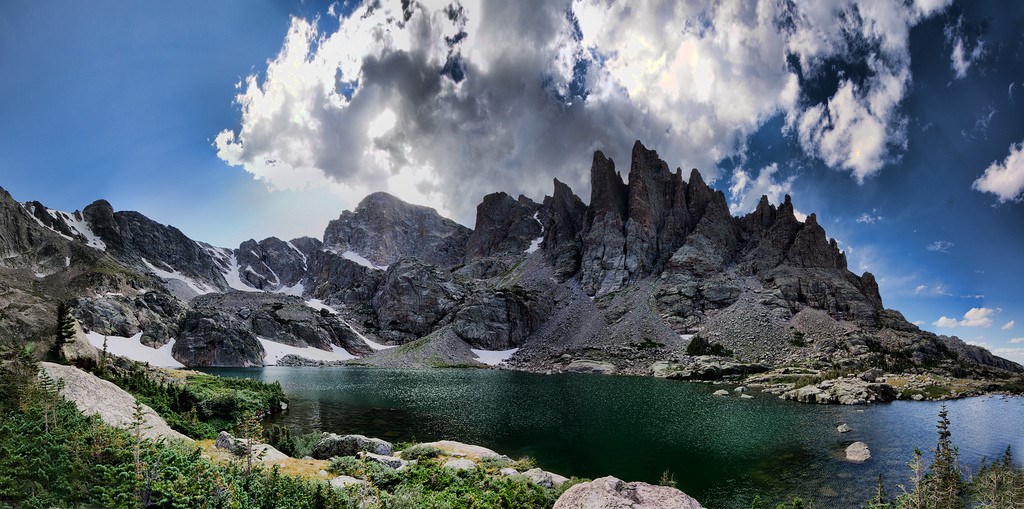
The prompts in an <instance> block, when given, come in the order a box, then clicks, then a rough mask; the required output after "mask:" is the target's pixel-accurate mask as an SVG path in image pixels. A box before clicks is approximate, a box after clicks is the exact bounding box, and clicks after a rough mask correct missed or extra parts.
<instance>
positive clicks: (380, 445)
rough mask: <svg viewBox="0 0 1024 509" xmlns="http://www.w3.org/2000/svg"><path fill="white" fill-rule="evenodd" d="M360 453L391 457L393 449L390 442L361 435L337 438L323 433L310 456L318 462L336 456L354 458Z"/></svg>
mask: <svg viewBox="0 0 1024 509" xmlns="http://www.w3.org/2000/svg"><path fill="white" fill-rule="evenodd" d="M360 452H371V453H373V454H379V455H381V456H391V455H392V453H393V449H392V446H391V442H386V441H384V440H381V439H379V438H367V437H365V436H363V435H344V436H339V435H336V434H334V433H325V434H324V435H323V436H322V437H320V441H319V442H317V443H316V445H315V446H313V451H312V453H311V454H310V456H312V457H313V458H315V459H318V460H326V459H331V458H334V457H336V456H356V455H357V454H359V453H360Z"/></svg>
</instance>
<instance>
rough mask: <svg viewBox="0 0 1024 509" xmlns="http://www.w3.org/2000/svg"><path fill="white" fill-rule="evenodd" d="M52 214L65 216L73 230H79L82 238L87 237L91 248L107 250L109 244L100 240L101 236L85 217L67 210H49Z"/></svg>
mask: <svg viewBox="0 0 1024 509" xmlns="http://www.w3.org/2000/svg"><path fill="white" fill-rule="evenodd" d="M47 212H49V213H50V215H54V214H55V213H56V214H60V215H61V216H63V218H64V223H65V224H67V225H68V226H69V227H70V228H71V229H72V230H75V231H76V232H78V234H79V235H81V236H82V238H84V239H85V243H86V245H88V246H89V247H91V248H94V249H99V250H100V251H106V250H107V245H106V244H105V243H104V242H103V241H102V240H100V238H99V236H98V235H96V234H95V233H93V231H92V228H90V227H89V223H87V222H85V219H84V218H81V217H79V215H78V214H68V213H67V212H61V211H52V210H47Z"/></svg>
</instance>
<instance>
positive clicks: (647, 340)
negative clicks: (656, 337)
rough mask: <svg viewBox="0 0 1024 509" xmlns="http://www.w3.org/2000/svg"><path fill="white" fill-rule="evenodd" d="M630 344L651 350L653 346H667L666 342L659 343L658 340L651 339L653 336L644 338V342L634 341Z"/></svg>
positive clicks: (640, 348)
mask: <svg viewBox="0 0 1024 509" xmlns="http://www.w3.org/2000/svg"><path fill="white" fill-rule="evenodd" d="M630 346H632V347H633V348H636V349H638V350H650V349H653V348H661V347H663V346H665V343H658V342H657V341H653V340H651V338H644V341H643V343H632V344H630Z"/></svg>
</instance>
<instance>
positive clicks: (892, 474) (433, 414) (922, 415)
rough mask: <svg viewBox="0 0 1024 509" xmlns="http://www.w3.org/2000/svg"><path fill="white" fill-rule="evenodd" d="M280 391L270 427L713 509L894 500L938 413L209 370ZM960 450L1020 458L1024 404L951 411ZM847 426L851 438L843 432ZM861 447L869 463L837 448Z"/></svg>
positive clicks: (376, 375)
mask: <svg viewBox="0 0 1024 509" xmlns="http://www.w3.org/2000/svg"><path fill="white" fill-rule="evenodd" d="M206 371H208V372H211V373H215V374H218V375H222V376H238V377H249V378H256V379H260V380H264V381H267V382H273V381H277V382H280V383H281V385H282V387H283V388H284V391H285V393H286V394H287V395H288V397H289V398H290V400H291V402H290V405H289V409H288V412H286V413H284V414H281V415H279V416H276V417H274V418H273V419H272V422H274V423H278V424H287V425H289V426H292V427H295V428H298V429H299V430H301V431H310V430H317V429H319V430H324V431H330V432H335V433H340V434H346V433H358V434H363V435H368V436H374V437H379V438H383V439H385V440H388V441H391V442H404V441H413V440H415V441H420V442H426V441H434V440H443V439H450V440H457V441H460V442H466V443H472V444H477V445H482V446H485V447H489V448H491V449H494V450H496V451H498V452H499V453H503V454H507V455H509V456H512V457H521V456H531V457H533V458H535V459H536V460H537V463H538V465H539V466H540V467H541V468H544V469H546V470H550V471H552V472H557V473H560V474H562V475H566V476H578V477H589V478H595V477H600V476H605V475H614V476H616V477H619V478H621V479H624V480H628V481H635V480H638V481H646V482H651V483H656V482H657V481H658V479H659V478H660V477H661V474H662V472H663V471H665V470H666V469H668V470H669V471H670V472H672V473H673V474H674V475H675V478H676V480H677V482H678V487H679V488H680V489H682V490H683V491H685V492H686V493H688V494H690V495H691V496H693V497H695V498H697V499H698V500H699V501H700V502H701V503H702V504H704V505H705V506H706V507H709V508H712V509H714V508H741V507H750V501H751V499H752V498H753V497H754V495H756V494H760V495H761V496H762V498H763V499H764V500H765V502H768V504H766V505H768V506H769V507H774V505H775V503H777V502H781V501H782V500H783V498H792V497H793V496H800V497H802V498H804V499H813V500H814V501H815V504H816V507H821V508H826V507H838V508H843V507H859V506H860V504H862V503H863V502H865V501H867V500H868V499H869V498H870V496H871V494H872V493H873V490H874V485H875V481H876V479H877V477H878V474H879V473H882V474H884V475H885V478H886V484H887V486H888V489H889V492H890V494H896V493H898V492H899V489H898V488H897V484H900V483H905V482H907V478H908V473H909V471H908V469H907V468H906V463H907V462H908V461H909V460H910V458H911V455H912V453H913V451H914V449H915V448H920V449H921V450H922V451H925V452H926V456H927V453H928V451H929V450H930V449H931V448H932V447H934V444H935V437H936V435H935V422H936V420H937V414H938V411H939V404H938V403H930V402H895V403H891V404H885V405H869V406H857V407H839V406H816V405H805V404H798V403H792V402H787V401H782V400H779V399H778V398H777V397H776V396H774V395H771V394H765V393H759V392H756V391H754V392H751V394H752V395H753V396H754V399H750V400H741V399H739V398H735V397H733V396H730V397H727V398H723V397H716V396H713V395H712V394H711V393H712V392H714V391H715V390H717V389H721V388H728V389H731V388H732V386H713V385H705V384H696V383H685V382H676V381H671V380H661V379H655V378H646V377H619V376H602V375H585V374H556V375H539V374H532V373H520V372H510V371H499V370H481V369H432V370H388V369H371V368H284V367H267V368H255V369H233V368H232V369H229V368H221V369H209V370H206ZM947 406H948V408H949V415H950V418H951V419H952V421H953V426H952V432H953V441H954V443H955V444H956V445H957V446H958V447H959V449H960V455H961V459H962V460H963V462H964V463H965V465H967V466H968V467H969V468H972V469H976V468H977V466H978V464H979V463H980V462H981V460H982V458H984V457H988V458H993V457H998V456H1000V455H1001V454H1002V452H1003V451H1004V450H1005V448H1006V446H1007V445H1011V446H1013V448H1014V450H1015V451H1017V452H1018V455H1017V456H1018V461H1019V460H1020V458H1022V457H1024V428H1022V424H1024V399H1021V398H1006V397H1001V396H991V397H979V398H970V399H964V400H958V401H951V402H947ZM842 422H846V423H848V424H849V425H850V427H851V428H852V429H853V431H851V432H849V433H845V434H840V433H838V432H837V431H836V429H835V428H836V426H837V425H838V424H840V423H842ZM854 441H864V442H866V443H867V444H868V445H869V447H870V449H871V453H872V458H871V459H870V460H869V461H867V462H866V463H864V464H859V465H857V464H852V463H849V462H846V461H845V460H844V459H843V455H842V451H843V449H844V448H845V447H846V446H847V445H849V444H850V443H852V442H854Z"/></svg>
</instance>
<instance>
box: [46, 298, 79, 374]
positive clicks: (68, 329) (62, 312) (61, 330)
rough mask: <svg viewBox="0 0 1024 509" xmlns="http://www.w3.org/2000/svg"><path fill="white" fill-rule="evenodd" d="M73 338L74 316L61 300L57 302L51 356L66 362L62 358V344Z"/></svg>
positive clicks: (65, 360)
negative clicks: (54, 334) (55, 328)
mask: <svg viewBox="0 0 1024 509" xmlns="http://www.w3.org/2000/svg"><path fill="white" fill-rule="evenodd" d="M74 339H75V317H73V316H71V310H70V309H69V308H68V305H67V304H65V303H64V302H63V301H62V302H58V303H57V336H56V337H55V338H54V342H53V350H52V352H51V356H52V357H53V358H54V359H57V360H58V361H59V362H67V359H65V358H64V345H65V344H67V343H68V342H70V341H73V340H74Z"/></svg>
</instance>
